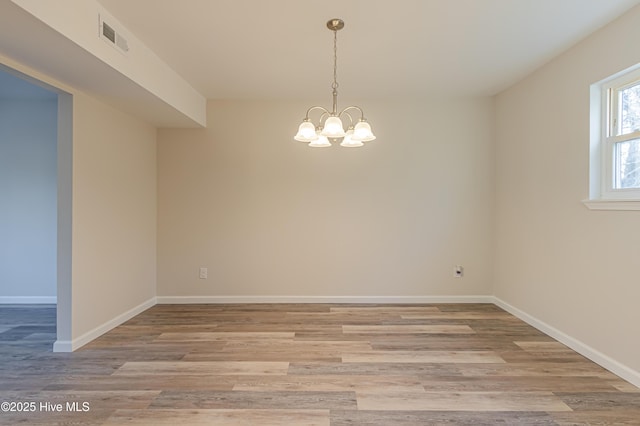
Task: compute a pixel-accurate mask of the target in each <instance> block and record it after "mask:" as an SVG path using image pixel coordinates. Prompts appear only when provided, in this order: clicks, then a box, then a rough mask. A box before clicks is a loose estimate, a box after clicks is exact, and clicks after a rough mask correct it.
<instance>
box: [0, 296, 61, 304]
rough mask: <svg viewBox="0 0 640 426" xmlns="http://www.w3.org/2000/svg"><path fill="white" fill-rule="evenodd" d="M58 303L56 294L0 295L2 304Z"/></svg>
mask: <svg viewBox="0 0 640 426" xmlns="http://www.w3.org/2000/svg"><path fill="white" fill-rule="evenodd" d="M56 303H58V298H57V297H56V296H0V305H42V304H46V305H50V304H54V305H55V304H56Z"/></svg>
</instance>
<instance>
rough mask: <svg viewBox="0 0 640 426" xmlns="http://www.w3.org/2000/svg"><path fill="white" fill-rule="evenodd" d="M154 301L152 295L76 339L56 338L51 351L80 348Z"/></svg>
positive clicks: (67, 350) (140, 311)
mask: <svg viewBox="0 0 640 426" xmlns="http://www.w3.org/2000/svg"><path fill="white" fill-rule="evenodd" d="M156 303H157V301H156V298H155V297H152V298H151V299H149V300H147V301H146V302H143V303H141V304H139V305H138V306H136V307H134V308H131V309H129V310H128V311H127V312H124V313H122V314H120V315H118V316H117V317H115V318H113V319H112V320H109V321H107V322H105V323H104V324H102V325H100V326H98V327H96V328H94V329H93V330H90V331H88V332H86V333H85V334H83V335H82V336H80V337H78V338H77V339H73V340H56V342H55V343H54V344H53V351H54V352H73V351H75V350H76V349H78V348H81V347H82V346H84V345H86V344H87V343H89V342H90V341H92V340H93V339H95V338H97V337H100V336H102V335H103V334H104V333H106V332H107V331H109V330H111V329H113V328H115V327H117V326H119V325H120V324H122V323H124V322H125V321H128V320H130V319H131V318H133V317H135V316H136V315H138V314H140V313H142V312H144V311H146V310H147V309H149V308H151V307H152V306H154V305H155V304H156Z"/></svg>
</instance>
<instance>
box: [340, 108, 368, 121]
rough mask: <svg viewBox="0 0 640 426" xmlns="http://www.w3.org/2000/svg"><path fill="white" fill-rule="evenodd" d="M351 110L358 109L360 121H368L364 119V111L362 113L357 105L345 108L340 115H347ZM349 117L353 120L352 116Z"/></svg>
mask: <svg viewBox="0 0 640 426" xmlns="http://www.w3.org/2000/svg"><path fill="white" fill-rule="evenodd" d="M351 109H357V110H358V111H359V112H360V120H362V121H366V119H365V118H364V111H362V108H360V107H359V106H357V105H351V106H348V107H346V108H344V109H343V110H342V111H340V114H339V115H342V114H345V113H346V112H347V111H349V110H351ZM349 117H350V118H351V116H349Z"/></svg>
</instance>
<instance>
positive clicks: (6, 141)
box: [0, 97, 57, 303]
mask: <svg viewBox="0 0 640 426" xmlns="http://www.w3.org/2000/svg"><path fill="white" fill-rule="evenodd" d="M56 122H57V100H56V99H55V97H53V98H51V99H42V100H41V99H29V100H19V99H0V206H1V207H0V300H2V301H4V302H6V303H10V302H12V301H26V300H37V301H46V300H48V299H51V300H52V301H55V296H56V236H57V231H56V227H57V224H56V218H57V215H56V209H57V203H56V194H57V190H56V161H57V157H56V143H57V138H56V133H57V130H56V129H57V125H56Z"/></svg>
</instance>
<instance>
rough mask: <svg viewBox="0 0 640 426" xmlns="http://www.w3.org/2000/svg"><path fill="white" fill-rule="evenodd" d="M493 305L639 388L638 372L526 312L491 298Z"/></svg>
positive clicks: (639, 373)
mask: <svg viewBox="0 0 640 426" xmlns="http://www.w3.org/2000/svg"><path fill="white" fill-rule="evenodd" d="M493 303H495V304H496V305H497V306H499V307H501V308H502V309H504V310H505V311H507V312H509V313H510V314H512V315H514V316H516V317H518V318H519V319H521V320H522V321H524V322H526V323H527V324H529V325H531V326H532V327H535V328H537V329H538V330H540V331H542V332H543V333H545V334H547V335H549V336H551V337H553V338H554V339H556V340H557V341H559V342H560V343H563V344H565V345H566V346H568V347H570V348H571V349H573V350H574V351H576V352H578V353H579V354H580V355H582V356H584V357H586V358H589V359H590V360H591V361H593V362H595V363H596V364H598V365H600V366H601V367H603V368H606V369H607V370H609V371H611V372H612V373H613V374H615V375H617V376H619V377H621V378H623V379H624V380H626V381H628V382H629V383H631V384H632V385H634V386H637V387H639V388H640V372H638V371H635V370H633V369H632V368H629V367H627V366H626V365H624V364H621V363H619V362H618V361H616V360H614V359H612V358H610V357H608V356H607V355H605V354H603V353H602V352H600V351H597V350H596V349H594V348H592V347H591V346H589V345H586V344H585V343H583V342H581V341H579V340H577V339H574V338H573V337H571V336H569V335H568V334H565V333H563V332H562V331H560V330H558V329H557V328H555V327H552V326H550V325H549V324H547V323H545V322H543V321H540V320H539V319H537V318H535V317H534V316H532V315H529V314H527V313H526V312H524V311H521V310H520V309H518V308H516V307H514V306H511V305H510V304H508V303H507V302H505V301H504V300H502V299H499V298H497V297H493Z"/></svg>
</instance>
